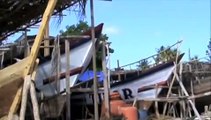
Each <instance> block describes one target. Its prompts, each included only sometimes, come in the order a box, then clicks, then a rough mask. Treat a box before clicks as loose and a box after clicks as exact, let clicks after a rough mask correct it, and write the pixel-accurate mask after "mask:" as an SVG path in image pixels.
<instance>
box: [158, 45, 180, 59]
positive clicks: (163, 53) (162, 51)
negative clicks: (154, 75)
mask: <svg viewBox="0 0 211 120" xmlns="http://www.w3.org/2000/svg"><path fill="white" fill-rule="evenodd" d="M157 53H158V55H157V57H156V59H155V62H156V63H159V62H166V61H169V60H174V59H176V55H177V49H170V48H169V47H164V46H161V47H160V48H159V49H158V50H157Z"/></svg>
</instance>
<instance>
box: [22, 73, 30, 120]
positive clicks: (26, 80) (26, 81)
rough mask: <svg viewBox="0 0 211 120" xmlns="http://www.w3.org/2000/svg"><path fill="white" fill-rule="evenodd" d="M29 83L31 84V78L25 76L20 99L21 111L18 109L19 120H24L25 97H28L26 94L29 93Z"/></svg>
mask: <svg viewBox="0 0 211 120" xmlns="http://www.w3.org/2000/svg"><path fill="white" fill-rule="evenodd" d="M30 83H31V76H30V75H27V76H26V77H25V78H24V84H23V92H22V99H21V109H20V120H25V113H26V105H27V96H28V92H29V87H30Z"/></svg>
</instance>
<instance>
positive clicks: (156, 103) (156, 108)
mask: <svg viewBox="0 0 211 120" xmlns="http://www.w3.org/2000/svg"><path fill="white" fill-rule="evenodd" d="M155 94H156V96H158V85H157V84H156V91H155ZM155 113H156V117H157V119H160V114H159V110H158V101H155Z"/></svg>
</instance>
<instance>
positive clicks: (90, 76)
mask: <svg viewBox="0 0 211 120" xmlns="http://www.w3.org/2000/svg"><path fill="white" fill-rule="evenodd" d="M96 74H97V78H98V81H100V82H101V81H103V79H104V75H103V72H102V71H98V72H96ZM93 78H94V72H93V71H92V70H87V71H85V72H84V73H83V74H81V76H80V77H79V80H80V81H82V82H85V81H88V80H90V79H93Z"/></svg>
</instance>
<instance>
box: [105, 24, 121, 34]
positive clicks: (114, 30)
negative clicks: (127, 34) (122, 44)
mask: <svg viewBox="0 0 211 120" xmlns="http://www.w3.org/2000/svg"><path fill="white" fill-rule="evenodd" d="M103 33H105V34H108V35H117V34H119V29H118V28H117V27H115V26H108V27H105V28H104V31H103Z"/></svg>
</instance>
